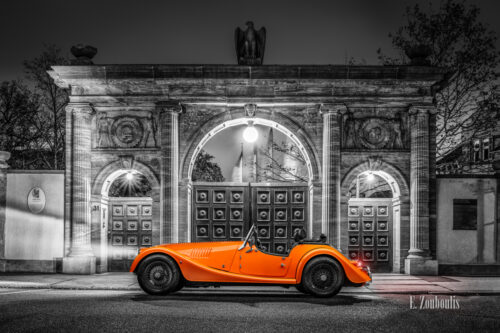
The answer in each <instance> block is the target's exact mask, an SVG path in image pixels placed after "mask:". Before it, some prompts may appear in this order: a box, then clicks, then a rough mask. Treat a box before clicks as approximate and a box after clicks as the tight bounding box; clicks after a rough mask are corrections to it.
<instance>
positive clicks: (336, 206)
mask: <svg viewBox="0 0 500 333" xmlns="http://www.w3.org/2000/svg"><path fill="white" fill-rule="evenodd" d="M346 110H347V108H346V106H345V105H343V104H322V105H321V107H320V112H321V114H322V115H323V163H322V177H321V181H322V185H323V188H322V203H321V207H322V208H321V232H322V233H324V234H325V235H326V236H327V238H328V242H329V243H330V244H332V245H334V246H337V248H338V247H339V246H340V185H341V184H340V136H341V130H340V117H341V115H342V114H343V113H344V112H345V111H346Z"/></svg>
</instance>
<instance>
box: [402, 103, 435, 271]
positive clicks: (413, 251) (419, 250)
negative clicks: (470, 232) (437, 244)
mask: <svg viewBox="0 0 500 333" xmlns="http://www.w3.org/2000/svg"><path fill="white" fill-rule="evenodd" d="M409 113H410V130H411V135H410V138H411V156H410V249H409V250H408V256H407V257H406V259H405V273H406V274H413V275H437V273H438V266H437V260H431V257H430V256H429V254H430V253H429V191H430V173H429V172H430V161H431V155H430V154H435V153H436V152H435V151H431V150H430V147H431V142H430V139H431V138H430V136H429V134H430V114H431V113H435V108H434V106H412V107H410V110H409ZM433 119H434V118H433ZM432 140H435V138H432Z"/></svg>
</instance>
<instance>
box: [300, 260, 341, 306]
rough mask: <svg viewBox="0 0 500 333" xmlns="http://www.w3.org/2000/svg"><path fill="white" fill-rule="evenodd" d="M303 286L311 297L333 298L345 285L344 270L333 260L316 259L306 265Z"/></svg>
mask: <svg viewBox="0 0 500 333" xmlns="http://www.w3.org/2000/svg"><path fill="white" fill-rule="evenodd" d="M301 284H302V286H303V287H304V289H305V290H306V292H307V293H309V294H311V295H314V296H316V297H332V296H335V295H336V294H337V293H338V292H339V291H340V289H342V286H343V285H344V270H343V269H342V266H341V265H340V264H339V263H338V262H337V261H336V260H335V259H333V258H330V257H315V258H312V259H311V260H309V262H308V263H307V264H306V267H305V268H304V271H303V273H302V283H301Z"/></svg>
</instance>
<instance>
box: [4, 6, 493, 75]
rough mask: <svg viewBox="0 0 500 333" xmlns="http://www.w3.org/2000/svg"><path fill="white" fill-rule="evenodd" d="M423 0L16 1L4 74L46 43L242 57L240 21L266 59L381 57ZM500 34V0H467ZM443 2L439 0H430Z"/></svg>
mask: <svg viewBox="0 0 500 333" xmlns="http://www.w3.org/2000/svg"><path fill="white" fill-rule="evenodd" d="M416 2H419V3H421V5H422V6H423V7H424V8H427V7H428V6H429V5H428V4H429V1H428V0H426V1H418V0H412V1H410V0H349V1H346V0H307V1H297V0H288V1H285V0H245V1H242V0H214V1H208V0H205V1H194V0H182V1H178V0H175V1H168V0H163V1H160V0H85V1H71V0H44V1H40V0H30V1H28V0H15V1H2V5H1V6H0V31H1V34H0V42H1V43H0V50H1V52H0V81H4V80H11V79H18V78H23V76H24V73H23V68H22V61H23V60H28V59H31V58H33V57H35V56H37V55H38V54H40V52H41V51H42V49H43V44H44V43H48V44H56V45H57V46H59V47H60V48H61V49H62V50H63V51H64V52H65V53H67V54H68V55H69V49H70V47H71V46H72V45H75V44H78V43H83V44H90V45H92V46H95V47H97V48H98V54H97V56H96V57H95V58H94V62H95V63H96V64H110V63H118V64H119V63H131V64H133V63H140V64H152V63H158V64H235V63H236V53H235V50H234V29H235V28H236V27H237V26H240V27H241V28H243V27H244V23H245V22H246V21H248V20H252V21H254V23H255V26H256V27H257V29H260V27H261V26H265V27H266V29H267V43H266V50H265V57H264V64H344V63H345V59H346V58H350V57H354V58H356V59H358V60H360V59H365V60H366V62H367V63H368V64H377V56H376V50H377V48H379V47H381V48H382V49H383V50H386V51H387V52H388V53H391V44H390V39H389V37H388V33H389V32H392V31H395V30H396V29H397V28H398V27H399V26H400V25H402V24H403V23H404V17H403V13H404V9H405V7H406V6H407V5H411V4H414V3H416ZM468 2H470V3H474V4H476V5H477V6H479V7H480V8H481V9H482V17H481V19H482V21H483V22H485V23H487V24H489V25H490V27H491V28H492V29H493V30H495V31H496V32H497V34H499V33H500V20H499V19H498V13H499V9H500V1H497V0H476V1H473V0H468ZM432 3H434V6H437V5H438V3H439V1H432Z"/></svg>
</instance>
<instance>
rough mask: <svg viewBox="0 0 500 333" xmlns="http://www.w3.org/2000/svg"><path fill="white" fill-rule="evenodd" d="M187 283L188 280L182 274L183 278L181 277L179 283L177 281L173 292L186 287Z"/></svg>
mask: <svg viewBox="0 0 500 333" xmlns="http://www.w3.org/2000/svg"><path fill="white" fill-rule="evenodd" d="M185 284H186V281H185V280H184V278H183V277H182V276H181V278H180V279H179V283H177V286H176V287H175V288H174V289H172V291H171V293H175V292H177V291H179V290H181V289H182V288H184V285H185Z"/></svg>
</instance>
